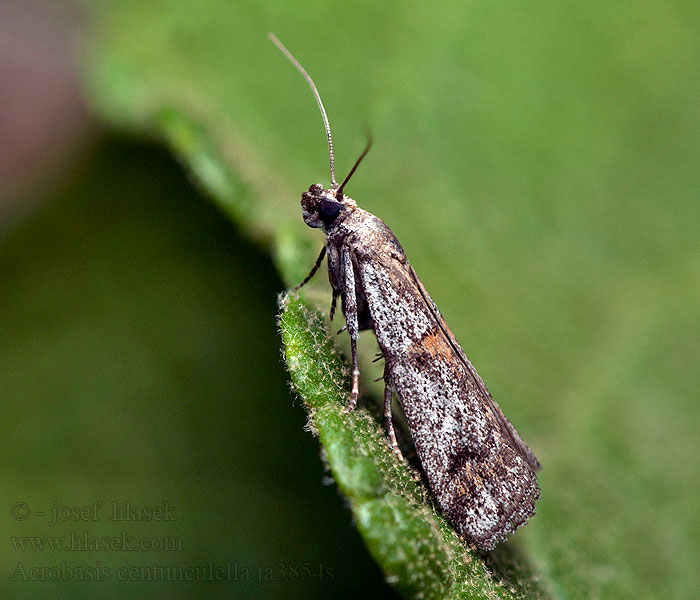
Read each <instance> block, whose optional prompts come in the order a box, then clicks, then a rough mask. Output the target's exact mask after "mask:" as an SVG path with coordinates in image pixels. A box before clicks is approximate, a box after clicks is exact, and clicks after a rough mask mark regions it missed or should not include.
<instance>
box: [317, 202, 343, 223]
mask: <svg viewBox="0 0 700 600" xmlns="http://www.w3.org/2000/svg"><path fill="white" fill-rule="evenodd" d="M338 213H340V203H338V202H333V201H332V200H321V202H320V204H319V205H318V214H319V216H320V217H321V220H322V221H323V222H324V223H326V225H327V224H328V223H332V222H333V221H334V220H335V218H336V217H337V216H338Z"/></svg>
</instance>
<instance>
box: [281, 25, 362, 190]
mask: <svg viewBox="0 0 700 600" xmlns="http://www.w3.org/2000/svg"><path fill="white" fill-rule="evenodd" d="M267 36H268V37H269V38H270V39H271V40H272V43H273V44H274V45H275V46H277V47H278V48H279V49H280V51H281V52H282V54H284V55H285V56H286V57H287V58H288V59H289V61H290V62H291V63H292V64H293V65H294V66H295V67H296V68H297V70H298V71H299V72H300V73H301V74H302V75H303V76H304V79H306V83H308V84H309V86H310V87H311V91H312V92H313V93H314V96H315V98H316V102H317V103H318V107H319V108H320V109H321V116H322V117H323V124H324V125H325V127H326V136H327V137H328V154H329V155H330V157H331V184H332V186H333V189H334V190H337V189H338V184H337V182H336V181H335V161H334V159H333V138H332V137H331V126H330V124H329V123H328V117H327V116H326V109H325V108H323V102H321V95H320V94H319V93H318V90H317V89H316V85H315V84H314V80H313V79H311V76H310V75H309V74H308V73H307V72H306V69H304V67H302V66H301V64H300V63H299V61H298V60H297V59H296V58H294V56H292V53H291V52H290V51H289V50H287V48H285V46H284V44H283V43H282V42H280V41H279V40H278V39H277V36H276V35H275V34H274V33H272V32H270V33H268V34H267ZM353 170H354V169H353ZM341 187H342V186H341Z"/></svg>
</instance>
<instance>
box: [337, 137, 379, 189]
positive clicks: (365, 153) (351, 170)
mask: <svg viewBox="0 0 700 600" xmlns="http://www.w3.org/2000/svg"><path fill="white" fill-rule="evenodd" d="M371 147H372V136H371V135H369V134H368V135H367V145H366V146H365V149H364V150H363V151H362V154H360V158H358V159H357V160H356V161H355V164H354V165H353V166H352V169H350V172H349V173H348V176H347V177H346V178H345V179H344V180H343V183H341V184H340V187H339V188H338V189H337V190H336V192H335V197H336V198H337V199H338V200H342V199H343V188H344V187H345V184H346V183H347V182H348V181H350V178H351V177H352V176H353V175H354V174H355V171H357V167H359V166H360V163H361V162H362V159H363V158H364V157H365V156H367V153H368V152H369V149H370V148H371Z"/></svg>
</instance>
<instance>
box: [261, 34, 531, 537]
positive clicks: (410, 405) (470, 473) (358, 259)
mask: <svg viewBox="0 0 700 600" xmlns="http://www.w3.org/2000/svg"><path fill="white" fill-rule="evenodd" d="M271 37H272V38H273V41H274V42H275V43H276V44H277V45H278V47H280V49H281V50H282V51H283V52H284V53H285V54H286V55H287V57H288V58H289V59H290V60H291V61H292V62H293V63H294V64H295V66H297V68H298V69H299V70H300V71H301V72H302V74H303V75H304V77H305V78H306V80H307V82H308V83H309V85H310V86H311V88H312V90H313V92H314V95H315V96H316V100H317V102H318V104H319V107H320V109H321V113H322V115H323V119H324V125H325V128H326V133H327V136H328V145H329V153H330V161H331V181H332V186H331V189H324V188H323V186H322V185H320V184H314V185H312V186H311V187H310V188H309V190H308V192H304V193H303V194H302V198H301V205H302V212H303V217H304V221H305V222H306V224H307V225H309V226H310V227H318V228H323V231H324V233H325V235H326V245H325V249H326V255H327V261H328V278H329V280H330V283H331V287H332V288H333V299H332V303H331V318H332V316H333V312H334V308H335V302H336V299H337V297H338V296H340V299H341V308H342V311H343V314H344V316H345V323H346V327H347V331H348V334H349V336H350V349H351V354H352V363H353V370H352V391H351V394H350V399H349V403H348V410H351V409H352V408H354V406H355V404H356V402H357V397H358V394H359V375H360V373H359V368H358V360H357V340H358V338H359V333H360V331H361V330H364V329H372V330H374V333H375V335H376V337H377V342H378V344H379V347H380V350H381V354H382V356H383V358H384V360H385V365H384V381H385V393H384V402H385V408H384V412H385V416H386V420H387V428H388V431H389V437H390V440H391V442H392V445H393V446H394V447H395V448H397V446H396V441H395V437H394V430H393V425H392V420H391V398H392V391H393V392H395V393H396V395H397V396H398V399H399V402H400V403H401V407H402V408H403V411H404V414H405V416H406V421H407V423H408V427H409V430H410V433H411V437H412V438H413V442H414V444H415V447H416V451H417V454H418V457H419V459H420V461H421V466H422V468H423V471H424V472H425V475H426V478H427V480H428V484H429V486H430V489H431V491H432V493H433V495H434V497H435V499H436V501H437V504H438V505H439V507H440V509H441V510H442V511H443V513H444V514H445V515H446V516H447V518H448V519H449V520H450V522H451V523H452V525H453V526H454V527H455V529H457V531H458V532H459V533H460V534H462V535H463V536H465V538H467V539H468V540H469V541H470V542H473V543H474V544H475V545H476V546H478V547H479V548H482V549H487V550H488V549H491V548H493V547H494V546H495V544H496V543H497V542H498V541H500V540H503V539H505V538H506V536H507V535H508V533H511V532H513V531H515V529H516V528H517V527H519V526H520V525H522V524H523V523H525V522H526V521H527V520H528V519H529V518H530V517H531V516H532V515H533V514H534V513H535V501H536V500H538V499H539V497H540V491H539V487H538V485H537V477H536V476H535V470H537V469H539V468H540V465H539V462H538V461H537V459H536V458H535V456H534V454H533V453H532V451H531V450H530V448H529V447H528V446H527V444H525V442H524V441H523V440H522V438H521V437H520V435H519V434H518V432H517V431H516V429H515V427H513V425H512V424H511V423H510V421H509V420H508V419H507V418H506V416H505V415H504V414H503V412H502V411H501V409H500V408H499V406H498V405H497V404H496V403H495V402H494V401H493V399H492V398H491V395H490V394H489V392H488V390H487V389H486V386H485V385H484V382H483V381H482V380H481V378H480V377H479V375H478V374H477V372H476V370H475V369H474V367H473V366H472V365H471V363H470V362H469V360H468V358H467V356H466V354H465V353H464V351H463V350H462V348H461V346H460V345H459V343H458V342H457V340H456V339H455V337H454V335H452V332H451V331H450V329H449V328H448V327H447V325H446V324H445V321H444V320H443V318H442V316H441V315H440V312H439V311H438V309H437V306H436V305H435V303H434V302H433V300H432V299H431V298H430V296H429V295H428V293H427V292H426V290H425V288H424V287H423V284H422V283H421V282H420V280H419V279H418V276H417V275H416V273H415V271H414V270H413V268H412V267H411V265H410V264H409V262H408V260H407V259H406V255H405V253H404V250H403V248H402V247H401V244H400V243H399V242H398V240H397V239H396V237H395V236H394V234H393V233H392V231H391V230H390V229H389V227H387V225H386V224H385V223H384V221H382V220H381V219H379V218H378V217H376V216H374V215H373V214H371V213H369V212H367V211H365V210H363V209H361V208H359V207H358V206H357V204H356V203H355V201H354V200H352V199H351V198H349V197H348V196H346V195H345V194H344V193H343V188H344V186H345V184H346V183H347V181H348V179H349V177H350V175H352V173H354V171H355V169H356V168H357V165H358V164H359V162H360V160H362V158H363V157H364V156H365V154H366V153H367V150H368V149H369V145H368V147H367V148H366V149H365V151H364V152H363V153H362V155H361V156H360V158H359V159H358V161H357V162H356V163H355V166H354V167H353V168H352V170H351V171H350V175H348V177H347V178H346V179H345V181H343V183H342V184H341V185H340V186H339V185H338V184H337V183H336V182H335V174H334V167H333V152H332V148H333V144H332V139H331V133H330V126H329V124H328V120H327V117H326V114H325V109H324V108H323V104H322V102H321V99H320V95H319V94H318V91H317V89H316V86H315V85H314V83H313V81H312V80H311V78H310V77H309V75H308V74H307V73H306V71H304V69H303V67H301V65H299V63H298V62H297V61H296V60H295V59H294V58H293V57H292V56H291V54H290V53H289V51H288V50H286V48H284V46H282V44H281V42H279V40H277V38H274V36H271ZM322 259H323V252H322V253H321V255H320V256H319V260H318V261H317V263H316V265H314V268H313V269H312V270H311V273H310V274H309V277H307V278H306V279H305V280H304V281H303V282H302V284H300V285H303V284H304V283H306V282H307V281H308V280H309V278H310V277H311V276H312V275H313V273H314V272H315V271H316V269H317V268H318V266H319V265H320V261H321V260H322ZM298 287H300V286H298Z"/></svg>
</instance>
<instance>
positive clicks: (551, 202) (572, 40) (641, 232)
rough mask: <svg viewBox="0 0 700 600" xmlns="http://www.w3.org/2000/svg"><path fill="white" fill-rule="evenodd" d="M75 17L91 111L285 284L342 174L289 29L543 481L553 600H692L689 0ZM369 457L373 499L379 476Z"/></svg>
mask: <svg viewBox="0 0 700 600" xmlns="http://www.w3.org/2000/svg"><path fill="white" fill-rule="evenodd" d="M84 4H85V5H86V6H87V7H89V9H90V11H91V14H92V16H93V19H94V21H93V22H94V27H95V35H94V39H95V42H94V44H93V46H92V48H91V52H90V55H89V64H88V65H87V67H86V80H87V82H88V84H87V85H88V89H89V97H90V99H91V103H92V105H93V106H94V107H95V109H96V110H97V111H98V112H99V114H100V115H101V116H102V118H103V119H104V121H106V122H109V123H111V124H112V125H113V126H115V127H122V128H126V129H128V130H130V131H138V132H149V133H151V134H154V135H156V136H158V137H160V138H161V139H163V140H164V141H165V142H166V143H167V144H169V145H170V146H171V147H172V148H173V149H174V151H175V152H176V153H177V154H178V155H179V156H180V157H181V160H182V162H183V163H184V164H185V165H186V167H187V168H188V169H189V170H190V172H191V173H193V175H194V178H195V180H196V181H197V182H198V183H199V184H200V185H201V186H202V188H203V189H204V190H205V192H207V193H208V194H209V195H210V196H211V197H212V199H213V201H215V202H216V203H217V204H218V205H220V206H221V208H222V209H223V210H224V211H225V212H226V214H228V215H229V216H230V217H231V218H232V219H233V220H234V221H235V222H236V223H238V225H239V227H240V228H241V229H242V230H243V231H244V232H245V233H246V234H247V235H249V236H251V237H252V238H254V239H256V240H259V241H261V242H262V243H263V244H267V245H268V247H269V248H270V252H271V254H272V256H273V260H274V261H275V264H276V265H277V267H278V269H279V271H280V273H281V275H282V278H283V279H284V281H285V282H286V283H287V284H292V283H296V282H298V281H299V280H301V278H302V277H303V276H304V275H305V274H306V272H308V269H309V267H310V266H311V264H313V261H314V259H315V256H316V254H317V252H318V249H319V248H320V246H321V243H322V240H321V239H320V236H318V235H314V234H313V232H311V231H310V230H308V228H306V227H304V225H303V223H302V222H301V220H300V218H299V214H298V213H299V211H298V200H297V199H298V197H299V193H300V191H302V190H304V189H306V188H307V187H308V185H309V184H310V183H313V182H316V181H327V177H328V175H327V155H326V148H325V141H324V138H323V134H322V130H321V125H320V118H319V116H318V113H317V111H316V106H315V104H314V102H313V99H312V98H311V95H310V93H309V90H308V89H307V88H306V86H305V84H304V82H303V80H301V78H300V77H299V75H298V73H296V72H295V71H294V70H293V69H292V67H291V66H289V65H288V64H287V63H286V62H285V61H284V59H283V58H282V57H281V56H280V55H279V53H278V52H277V51H276V49H275V48H274V47H273V46H272V45H271V44H270V43H269V41H268V40H267V37H266V35H267V32H268V31H269V30H272V31H274V32H275V33H276V34H277V35H278V37H280V39H282V41H283V42H285V43H286V44H287V45H288V46H289V47H290V49H291V50H292V51H293V52H294V53H295V54H296V55H297V57H298V58H299V59H300V60H301V61H302V63H304V65H305V66H306V68H307V70H308V71H309V72H310V73H311V74H312V75H313V76H314V77H315V79H316V83H317V84H318V86H319V88H320V90H321V93H322V95H323V97H324V102H325V105H326V107H327V108H328V111H329V116H330V119H331V124H332V126H333V129H334V135H335V145H336V151H337V152H336V154H337V158H338V163H337V164H338V171H339V172H343V170H344V169H347V168H349V166H350V165H351V164H352V162H353V160H354V158H355V157H356V156H357V154H359V152H360V150H361V148H362V145H363V143H364V139H363V135H362V132H363V129H364V127H365V126H366V125H368V124H369V125H370V126H371V129H372V131H373V134H374V138H375V140H376V144H375V147H374V150H373V152H372V154H371V156H370V157H368V159H367V160H366V161H365V162H364V164H363V165H362V170H361V171H360V173H358V174H357V175H356V176H355V178H354V179H353V181H352V184H351V186H350V187H349V188H348V193H350V194H351V195H352V196H353V197H354V198H356V199H357V200H358V202H359V203H360V205H361V206H362V207H363V208H366V209H367V210H370V211H371V212H373V213H375V214H377V215H379V216H380V217H382V218H384V219H385V220H386V221H387V222H388V224H389V225H390V226H391V227H392V230H393V231H394V232H395V233H396V234H397V237H398V238H399V239H400V240H401V242H402V244H403V245H404V247H405V249H406V251H407V254H408V256H409V258H410V260H411V262H412V264H413V266H414V267H415V268H416V270H417V272H418V273H419V274H420V276H421V279H422V280H423V282H424V283H425V284H426V287H427V288H428V290H429V291H430V292H431V295H432V296H433V297H434V298H435V299H436V301H437V302H438V304H439V306H440V309H441V311H442V312H443V314H444V315H445V317H446V320H447V322H448V323H449V324H450V326H451V328H452V329H453V331H454V332H455V334H456V336H457V338H458V339H460V340H461V341H462V343H463V345H464V347H465V349H466V350H467V353H468V355H469V356H470V359H471V360H472V362H474V363H475V365H476V366H477V367H478V369H479V372H480V373H481V374H482V376H484V378H485V380H486V382H487V384H488V385H489V389H490V390H491V392H492V393H493V395H494V397H495V398H496V399H497V400H498V402H499V403H500V405H501V406H502V407H503V408H504V410H505V412H506V413H507V414H508V416H509V417H510V418H511V419H512V420H513V421H514V423H515V424H516V425H517V426H518V429H519V430H520V432H521V433H522V434H523V436H524V437H525V439H526V440H528V442H529V443H530V445H531V446H532V447H533V448H534V450H535V452H536V454H537V455H538V457H539V458H540V460H541V461H542V463H543V465H544V470H543V471H542V474H541V478H540V481H541V484H542V489H543V500H542V502H541V503H539V504H538V515H537V517H536V518H535V519H533V520H532V522H531V523H530V524H528V526H527V527H526V528H525V529H524V530H523V533H522V534H519V541H520V542H521V543H522V544H523V547H524V548H525V549H526V550H525V552H526V556H527V557H528V559H529V560H531V561H532V562H533V563H534V564H535V565H536V566H537V569H538V571H539V572H540V575H541V577H542V580H543V581H544V582H545V583H546V586H547V589H549V588H550V587H551V589H552V590H554V593H555V595H558V596H565V597H569V598H590V597H603V596H604V597H611V598H616V597H628V596H629V595H634V596H635V597H637V598H645V597H649V598H654V597H659V596H660V595H665V596H675V597H687V598H692V597H695V596H696V595H697V589H698V588H699V587H700V576H699V575H698V574H697V569H695V565H696V564H697V563H699V562H700V548H699V547H698V544H697V539H698V537H700V515H699V514H698V512H697V511H695V510H693V507H692V502H689V501H688V499H690V498H695V497H698V495H700V463H698V461H696V460H694V458H693V457H695V456H697V455H698V454H700V437H699V436H698V435H697V431H696V429H697V427H696V423H697V422H698V421H700V402H698V401H697V398H698V394H697V390H698V389H700V379H699V375H698V369H697V365H696V362H697V361H696V357H697V356H698V355H700V302H698V297H700V286H699V284H698V278H697V273H698V272H699V271H700V258H699V257H700V247H699V244H698V235H697V231H698V227H699V226H700V202H699V201H698V200H699V198H698V190H699V189H700V171H699V170H698V169H697V162H698V160H697V157H698V156H700V120H698V118H697V98H698V97H699V96H700V83H699V82H700V80H699V79H698V77H697V72H698V68H697V67H698V64H697V56H698V51H697V50H698V47H699V42H698V40H699V39H700V32H699V31H698V29H699V27H700V25H699V24H700V15H699V14H698V10H699V8H698V6H699V5H698V4H697V3H692V2H681V1H680V0H679V1H674V2H671V3H670V4H669V3H668V2H661V0H655V1H652V2H647V3H644V4H643V5H637V4H629V3H627V4H626V3H623V4H619V3H613V4H610V3H607V4H600V3H599V4H595V3H593V4H590V3H589V4H561V5H556V6H554V5H549V4H542V3H540V4H538V3H511V4H508V5H501V4H494V3H469V4H464V3H453V4H449V3H447V4H441V5H440V6H438V7H436V6H434V5H430V4H426V3H418V2H408V3H405V2H402V3H398V2H396V3H392V2H385V3H366V4H364V3H360V4H357V3H352V4H351V5H342V4H337V3H336V4H330V3H327V4H324V3H312V4H307V5H304V6H298V5H293V4H286V3H281V2H266V3H265V4H264V5H261V4H245V3H235V2H230V0H204V1H202V2H197V3H191V2H185V1H184V0H170V1H169V2H165V1H164V0H156V1H154V2H148V3H144V2H136V1H127V0H122V1H117V0H114V1H109V0H102V1H99V2H98V1H97V0H95V1H94V2H89V1H87V0H84ZM316 233H318V232H316ZM316 285H317V286H318V287H316V288H313V289H311V290H310V291H307V292H306V293H307V295H308V298H310V299H312V300H314V301H317V302H318V303H319V305H320V303H321V302H323V303H324V304H325V303H327V302H328V298H329V293H328V288H327V287H326V288H321V287H320V284H316ZM307 327H308V326H307V325H304V324H303V323H299V324H298V329H299V332H298V335H299V336H301V337H303V335H302V334H303V331H305V330H306V328H307ZM321 331H322V330H320V329H319V330H317V331H316V334H317V335H322V334H321ZM323 335H327V333H324V334H323ZM302 362H303V361H302ZM304 368H305V369H308V364H307V365H306V366H305V367H304ZM362 370H363V373H365V374H367V373H369V369H367V368H363V369H362ZM367 379H368V380H369V379H371V377H369V378H367ZM329 385H330V384H329ZM363 388H364V389H365V390H368V389H371V384H370V383H369V382H368V381H363ZM329 389H330V388H329ZM325 410H330V409H323V411H325ZM318 411H320V412H319V415H321V416H323V415H326V413H325V412H323V411H321V409H320V408H319V409H318ZM324 418H328V419H330V420H331V422H335V423H336V425H338V423H343V422H344V421H343V420H342V419H343V418H345V417H343V416H342V415H340V414H338V415H336V416H335V421H333V419H331V417H330V416H324ZM347 418H351V417H347ZM358 418H359V417H358ZM316 426H317V427H319V425H318V424H317V425H316ZM338 426H339V425H338ZM319 431H321V428H320V427H319ZM342 439H348V441H349V440H350V439H352V440H353V441H354V438H342ZM322 443H324V440H323V438H322ZM340 448H345V446H340ZM326 451H327V450H326ZM345 452H347V453H348V454H351V453H352V450H351V449H350V448H345ZM337 455H340V456H341V457H342V456H343V452H341V450H339V449H338V450H337V452H336V454H335V455H334V456H337ZM371 462H373V461H371ZM359 464H360V466H358V467H357V468H358V469H359V475H358V474H357V473H355V475H356V476H355V477H354V478H353V477H350V476H348V477H350V480H351V481H354V482H355V484H356V485H357V489H358V490H361V493H360V491H358V492H357V493H358V494H359V495H360V496H363V497H364V495H367V497H368V498H372V497H373V496H372V494H373V493H376V490H377V485H379V484H378V481H380V480H378V479H377V478H376V476H377V473H380V471H378V467H375V468H372V469H370V468H369V465H368V464H366V463H365V462H361V463H359ZM373 464H375V463H374V462H373ZM364 467H367V469H366V470H365V469H364ZM331 468H333V465H331ZM334 474H335V476H338V477H340V476H339V475H338V474H337V473H335V471H334ZM351 475H352V473H351ZM361 475H362V476H361ZM364 475H366V477H367V478H366V479H365V478H364ZM344 476H345V475H344ZM358 478H359V480H358ZM381 481H384V480H383V479H382V480H381ZM340 485H341V487H342V485H343V484H340ZM382 485H384V484H382ZM387 489H388V488H387ZM409 495H410V494H409ZM401 497H402V498H405V496H401ZM369 501H370V500H367V502H369ZM373 501H378V500H373ZM356 519H357V521H358V524H359V523H361V522H362V520H361V519H360V518H359V517H356ZM384 535H386V533H385V534H384ZM369 545H370V547H372V543H371V542H369ZM506 548H507V546H506ZM372 552H374V553H375V556H376V555H377V552H376V550H372ZM473 560H477V559H473ZM504 560H506V559H504ZM478 561H479V563H482V564H485V563H484V562H483V561H482V559H478ZM515 562H518V561H515ZM496 563H498V561H496ZM387 564H388V563H384V567H385V568H387V569H388V567H387ZM391 564H392V565H393V563H391ZM450 564H452V563H450ZM494 564H495V563H493V564H492V563H489V570H493V569H495V568H497V567H496V566H494ZM393 569H394V567H393V566H392V572H393ZM450 573H451V574H454V573H456V572H455V571H450ZM435 580H437V581H444V580H442V579H441V578H440V576H439V575H438V576H436V577H435ZM454 580H455V581H459V577H457V576H456V575H455V579H454ZM404 581H409V580H404ZM430 581H433V580H432V579H431V580H430ZM432 585H433V584H431V586H432ZM485 585H486V584H485ZM413 589H415V588H413ZM430 589H431V590H434V589H437V588H435V587H430ZM426 593H427V592H426Z"/></svg>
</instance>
